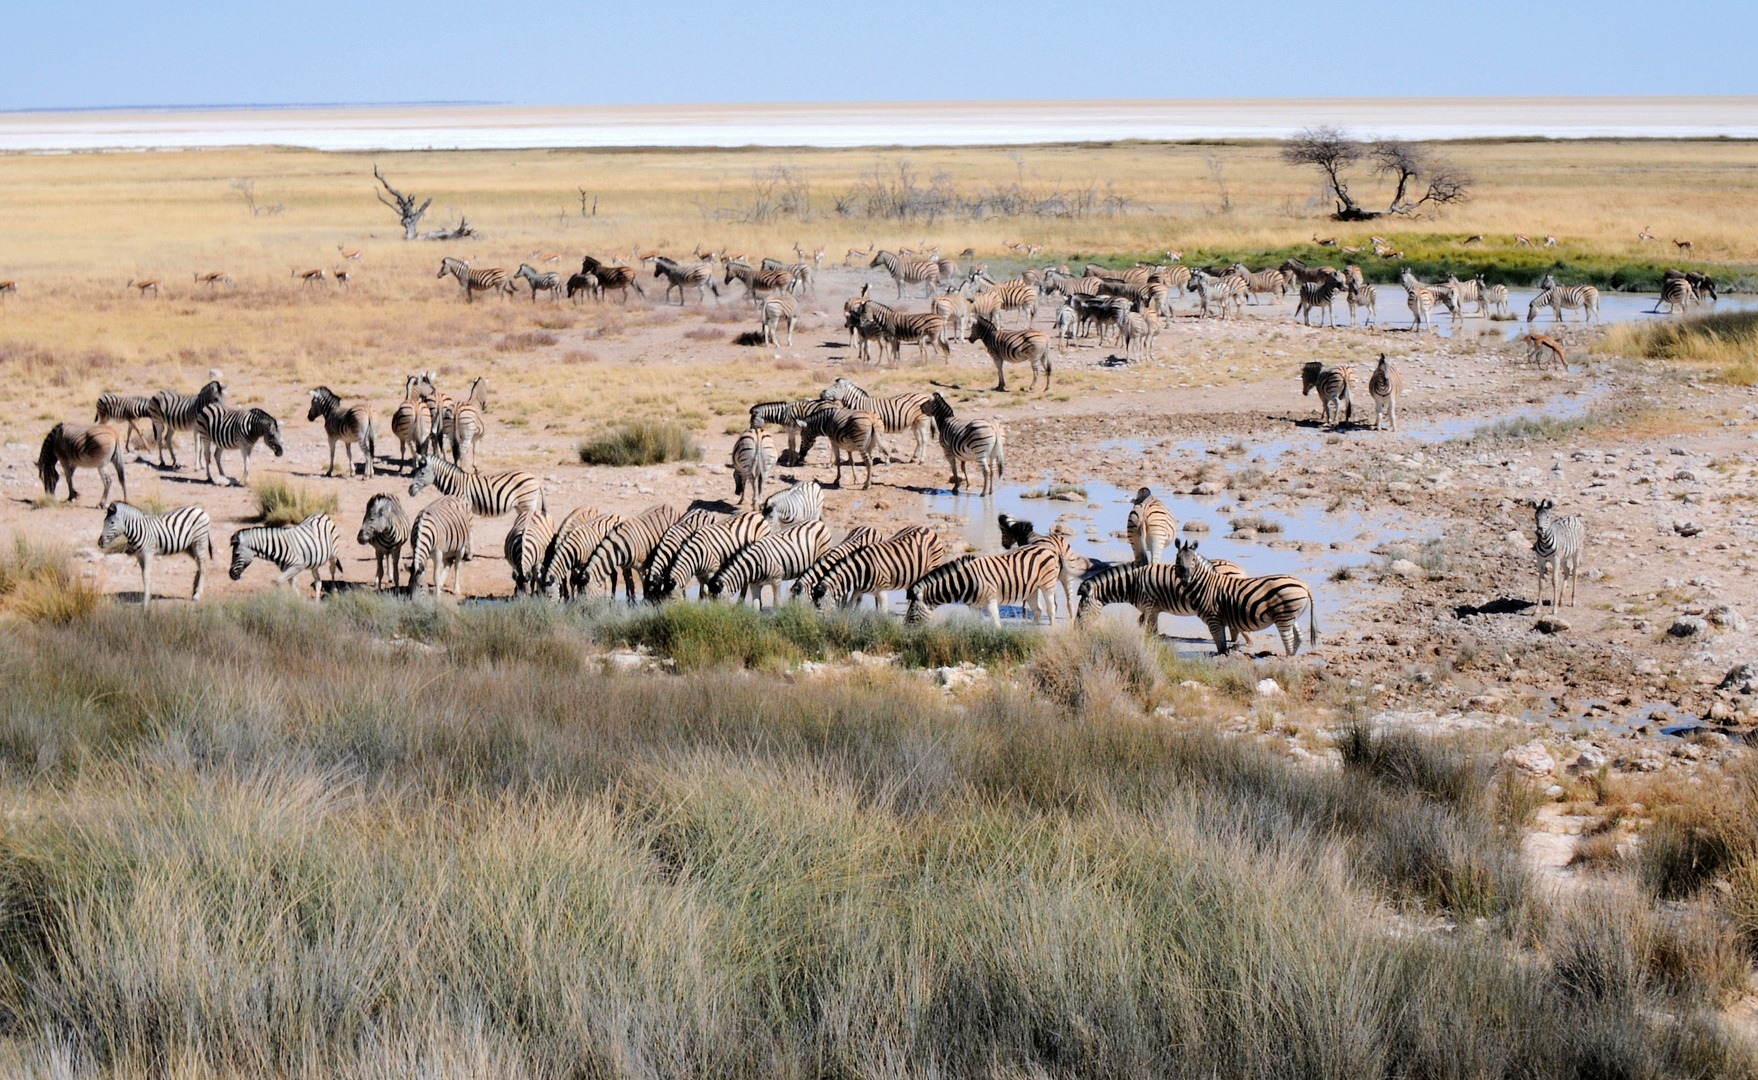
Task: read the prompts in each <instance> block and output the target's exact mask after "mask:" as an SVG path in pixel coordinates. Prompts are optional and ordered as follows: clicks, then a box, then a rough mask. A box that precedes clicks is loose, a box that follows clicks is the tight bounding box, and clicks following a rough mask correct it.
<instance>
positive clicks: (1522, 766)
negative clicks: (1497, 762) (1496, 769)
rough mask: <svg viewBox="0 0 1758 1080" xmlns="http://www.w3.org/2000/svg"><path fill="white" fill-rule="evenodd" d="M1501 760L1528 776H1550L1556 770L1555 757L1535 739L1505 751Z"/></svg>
mask: <svg viewBox="0 0 1758 1080" xmlns="http://www.w3.org/2000/svg"><path fill="white" fill-rule="evenodd" d="M1502 760H1503V761H1506V762H1507V763H1508V764H1510V765H1512V766H1514V768H1516V769H1518V770H1520V771H1521V772H1523V773H1525V774H1526V775H1528V776H1537V777H1544V776H1551V775H1554V774H1555V773H1556V771H1557V759H1556V758H1554V757H1551V755H1550V751H1549V750H1548V749H1546V748H1545V745H1544V744H1543V743H1541V742H1538V741H1537V740H1534V741H1532V742H1529V743H1527V744H1526V745H1524V746H1516V747H1513V748H1512V749H1510V750H1507V751H1505V752H1504V753H1503V754H1502Z"/></svg>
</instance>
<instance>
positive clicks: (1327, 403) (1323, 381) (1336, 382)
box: [1300, 360, 1355, 426]
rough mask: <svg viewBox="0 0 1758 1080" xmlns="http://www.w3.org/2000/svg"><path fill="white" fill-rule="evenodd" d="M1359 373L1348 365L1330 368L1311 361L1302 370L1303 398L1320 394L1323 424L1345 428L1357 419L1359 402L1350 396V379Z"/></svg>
mask: <svg viewBox="0 0 1758 1080" xmlns="http://www.w3.org/2000/svg"><path fill="white" fill-rule="evenodd" d="M1354 374H1355V369H1354V368H1353V367H1351V366H1349V365H1348V364H1343V365H1340V366H1338V367H1326V366H1325V365H1324V364H1323V363H1321V362H1320V361H1318V360H1311V361H1308V362H1307V363H1306V364H1305V365H1304V366H1302V367H1301V369H1300V396H1301V397H1305V396H1306V395H1308V394H1310V393H1312V392H1313V391H1314V390H1317V391H1318V394H1319V410H1320V412H1319V423H1321V424H1331V425H1333V426H1336V425H1341V424H1342V423H1343V421H1345V420H1354V419H1355V400H1354V399H1353V398H1351V397H1350V396H1349V379H1350V376H1352V375H1354Z"/></svg>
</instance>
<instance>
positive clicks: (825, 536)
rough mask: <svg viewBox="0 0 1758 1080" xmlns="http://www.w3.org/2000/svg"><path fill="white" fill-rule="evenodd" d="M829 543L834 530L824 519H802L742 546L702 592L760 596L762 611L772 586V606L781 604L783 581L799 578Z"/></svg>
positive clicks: (754, 597)
mask: <svg viewBox="0 0 1758 1080" xmlns="http://www.w3.org/2000/svg"><path fill="white" fill-rule="evenodd" d="M829 547H830V531H829V530H828V529H826V528H825V527H824V523H823V522H822V521H803V522H800V523H799V524H798V525H795V526H793V527H791V528H789V529H787V530H785V531H783V532H779V533H771V534H770V535H768V536H765V537H763V538H762V539H760V540H757V541H756V542H754V543H752V544H749V545H747V546H746V547H745V548H743V549H742V550H740V551H739V552H738V553H737V554H735V555H734V556H733V557H732V558H730V559H728V560H727V561H726V563H725V564H724V565H722V566H721V568H720V569H719V570H718V571H716V572H715V573H714V574H712V575H710V576H709V578H708V579H707V580H706V581H705V582H703V584H702V594H703V595H704V596H708V597H711V598H713V599H719V598H720V596H721V595H722V594H723V593H724V594H732V593H737V594H738V596H739V599H740V600H749V599H754V600H756V601H757V609H758V610H759V611H761V610H762V609H763V590H764V589H765V588H768V589H769V590H770V602H771V604H772V606H780V604H781V583H782V582H783V581H791V580H797V579H798V578H799V576H800V575H801V574H804V573H805V572H806V571H807V570H808V569H810V568H811V567H812V564H814V563H816V562H817V561H818V559H819V558H820V557H821V556H822V555H823V554H824V552H825V550H826V549H827V548H829Z"/></svg>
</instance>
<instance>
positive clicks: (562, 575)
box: [537, 506, 624, 601]
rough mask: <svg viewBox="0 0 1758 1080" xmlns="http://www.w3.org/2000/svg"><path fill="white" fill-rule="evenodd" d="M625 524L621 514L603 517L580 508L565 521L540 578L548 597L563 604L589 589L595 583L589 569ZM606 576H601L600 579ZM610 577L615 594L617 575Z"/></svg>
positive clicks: (544, 558)
mask: <svg viewBox="0 0 1758 1080" xmlns="http://www.w3.org/2000/svg"><path fill="white" fill-rule="evenodd" d="M623 523H624V519H623V516H622V515H621V514H600V513H598V512H597V511H596V510H594V509H593V508H592V507H589V506H583V507H579V508H577V509H576V510H574V511H573V512H571V513H570V514H568V516H567V517H565V518H563V519H562V521H561V524H559V525H557V526H556V530H555V536H554V537H553V538H551V540H550V542H549V547H548V549H547V550H546V551H544V553H543V565H542V567H541V568H540V569H539V570H538V574H537V581H538V584H539V585H541V586H542V588H543V593H544V595H545V596H547V597H549V599H551V600H553V601H560V600H562V599H563V598H564V597H572V596H574V595H576V594H577V593H579V592H581V591H582V590H584V589H586V588H587V587H589V586H590V585H591V583H592V579H591V578H590V577H589V576H588V574H587V572H586V568H587V567H588V566H589V565H591V561H592V557H593V556H594V555H597V554H598V551H599V549H600V548H601V547H603V546H604V542H605V540H606V539H607V538H608V537H609V536H610V534H611V532H612V531H614V530H615V529H616V528H618V527H619V526H621V525H622V524H623ZM604 576H606V575H604V574H600V577H604ZM608 577H609V584H610V590H611V592H612V593H614V592H615V591H616V575H615V573H614V572H613V573H610V574H609V575H608Z"/></svg>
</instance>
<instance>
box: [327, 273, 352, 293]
mask: <svg viewBox="0 0 1758 1080" xmlns="http://www.w3.org/2000/svg"><path fill="white" fill-rule="evenodd" d="M330 274H331V276H333V277H334V278H335V279H336V284H337V285H338V286H340V287H342V288H347V287H348V283H349V282H350V281H353V280H354V275H353V273H351V272H350V271H348V270H344V269H341V268H337V269H335V270H332V271H330Z"/></svg>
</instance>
